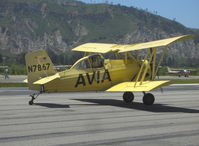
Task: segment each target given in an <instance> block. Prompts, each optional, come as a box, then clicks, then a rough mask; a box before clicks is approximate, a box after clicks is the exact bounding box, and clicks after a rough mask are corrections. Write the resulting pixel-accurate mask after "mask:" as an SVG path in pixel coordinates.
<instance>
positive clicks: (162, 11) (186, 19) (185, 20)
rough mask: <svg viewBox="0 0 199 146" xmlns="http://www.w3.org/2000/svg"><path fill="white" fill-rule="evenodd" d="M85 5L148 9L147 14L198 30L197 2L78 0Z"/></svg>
mask: <svg viewBox="0 0 199 146" xmlns="http://www.w3.org/2000/svg"><path fill="white" fill-rule="evenodd" d="M79 1H83V2H87V3H91V2H92V3H100V2H103V3H104V2H108V3H111V2H112V3H113V4H121V5H125V6H133V7H137V8H141V9H145V10H146V9H148V11H149V12H152V13H155V12H157V14H158V15H160V16H163V17H166V18H169V19H171V20H173V19H175V20H176V21H177V22H180V23H181V24H183V25H185V26H186V27H190V28H199V0H79Z"/></svg>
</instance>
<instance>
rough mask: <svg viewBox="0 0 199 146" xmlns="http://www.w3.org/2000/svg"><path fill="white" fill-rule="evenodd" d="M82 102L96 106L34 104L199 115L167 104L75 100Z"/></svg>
mask: <svg viewBox="0 0 199 146" xmlns="http://www.w3.org/2000/svg"><path fill="white" fill-rule="evenodd" d="M73 100H78V101H82V102H91V103H94V104H55V103H34V105H38V106H43V107H47V108H71V107H70V106H72V105H74V106H78V105H80V106H115V107H121V108H128V109H134V110H142V111H149V112H156V113H159V112H181V113H199V110H196V109H190V108H183V107H173V106H168V105H166V104H153V105H152V106H147V105H144V104H143V103H139V102H133V103H132V104H126V103H124V102H123V101H122V100H116V99H73Z"/></svg>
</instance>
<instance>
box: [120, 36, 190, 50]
mask: <svg viewBox="0 0 199 146" xmlns="http://www.w3.org/2000/svg"><path fill="white" fill-rule="evenodd" d="M193 37H194V35H183V36H178V37H173V38H168V39H162V40H157V41H151V42H146V43H139V44H137V45H133V46H131V45H129V46H128V47H126V48H124V49H123V50H120V51H119V52H120V53H121V52H128V51H134V50H141V49H146V48H155V47H161V46H168V45H170V44H171V43H174V42H177V41H182V40H187V39H190V38H193Z"/></svg>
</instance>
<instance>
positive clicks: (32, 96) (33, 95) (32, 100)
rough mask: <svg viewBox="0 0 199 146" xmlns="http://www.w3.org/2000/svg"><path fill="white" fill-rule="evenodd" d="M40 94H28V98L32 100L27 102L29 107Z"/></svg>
mask: <svg viewBox="0 0 199 146" xmlns="http://www.w3.org/2000/svg"><path fill="white" fill-rule="evenodd" d="M41 93H42V92H39V93H33V94H30V97H31V98H32V99H31V100H30V101H29V105H33V103H34V100H35V99H36V98H37V97H38V96H39V95H40V94H41Z"/></svg>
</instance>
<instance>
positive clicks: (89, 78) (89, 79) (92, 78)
mask: <svg viewBox="0 0 199 146" xmlns="http://www.w3.org/2000/svg"><path fill="white" fill-rule="evenodd" d="M95 73H96V72H95V71H94V72H93V74H92V75H91V77H90V75H89V73H86V77H87V79H88V83H89V84H90V85H91V84H92V83H93V81H94V79H95Z"/></svg>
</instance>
